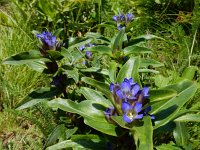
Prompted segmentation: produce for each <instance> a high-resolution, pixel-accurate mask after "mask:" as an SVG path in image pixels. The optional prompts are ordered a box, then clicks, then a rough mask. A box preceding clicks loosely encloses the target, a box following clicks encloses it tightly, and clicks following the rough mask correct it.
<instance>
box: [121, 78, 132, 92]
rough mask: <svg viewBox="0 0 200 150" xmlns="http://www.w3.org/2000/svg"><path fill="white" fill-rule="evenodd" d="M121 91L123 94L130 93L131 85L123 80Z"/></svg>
mask: <svg viewBox="0 0 200 150" xmlns="http://www.w3.org/2000/svg"><path fill="white" fill-rule="evenodd" d="M121 88H122V91H123V92H124V93H129V92H130V91H131V85H130V83H129V81H128V80H124V81H123V82H122V84H121Z"/></svg>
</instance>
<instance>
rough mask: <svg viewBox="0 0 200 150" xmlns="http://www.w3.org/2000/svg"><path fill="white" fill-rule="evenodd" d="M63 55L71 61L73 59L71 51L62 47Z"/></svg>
mask: <svg viewBox="0 0 200 150" xmlns="http://www.w3.org/2000/svg"><path fill="white" fill-rule="evenodd" d="M60 53H61V55H62V56H64V58H67V59H68V60H69V61H70V62H71V61H72V54H71V53H70V50H68V49H66V48H64V47H61V52H60Z"/></svg>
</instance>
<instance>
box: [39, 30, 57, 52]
mask: <svg viewBox="0 0 200 150" xmlns="http://www.w3.org/2000/svg"><path fill="white" fill-rule="evenodd" d="M37 38H38V39H40V40H41V42H42V44H43V46H42V49H43V50H55V49H56V43H57V42H56V37H55V36H53V35H52V33H51V32H47V31H44V32H42V34H37Z"/></svg>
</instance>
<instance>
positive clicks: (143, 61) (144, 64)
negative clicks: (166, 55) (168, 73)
mask: <svg viewBox="0 0 200 150" xmlns="http://www.w3.org/2000/svg"><path fill="white" fill-rule="evenodd" d="M148 66H152V67H154V68H156V67H161V66H164V64H162V63H160V62H158V61H156V60H154V59H141V61H140V67H148Z"/></svg>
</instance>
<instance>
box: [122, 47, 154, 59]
mask: <svg viewBox="0 0 200 150" xmlns="http://www.w3.org/2000/svg"><path fill="white" fill-rule="evenodd" d="M123 52H124V55H125V56H127V55H130V54H145V53H151V52H152V50H151V49H149V48H146V47H140V46H135V45H133V46H128V47H126V48H124V50H123Z"/></svg>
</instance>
